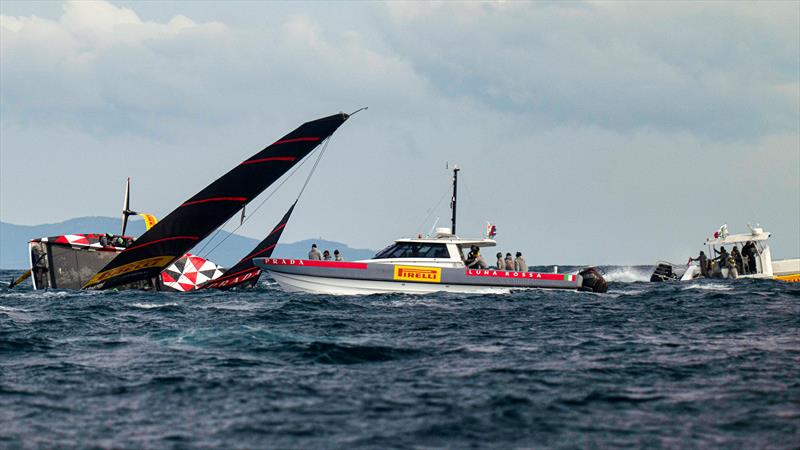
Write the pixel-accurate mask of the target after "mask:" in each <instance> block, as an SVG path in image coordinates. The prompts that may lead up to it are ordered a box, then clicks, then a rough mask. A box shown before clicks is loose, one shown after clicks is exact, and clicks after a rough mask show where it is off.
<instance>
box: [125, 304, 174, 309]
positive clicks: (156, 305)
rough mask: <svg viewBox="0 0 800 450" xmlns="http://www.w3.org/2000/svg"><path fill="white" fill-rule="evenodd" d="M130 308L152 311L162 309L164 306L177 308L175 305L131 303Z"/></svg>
mask: <svg viewBox="0 0 800 450" xmlns="http://www.w3.org/2000/svg"><path fill="white" fill-rule="evenodd" d="M131 306H133V307H134V308H142V309H153V308H162V307H164V306H178V304H177V303H132V304H131Z"/></svg>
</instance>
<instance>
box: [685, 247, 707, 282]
mask: <svg viewBox="0 0 800 450" xmlns="http://www.w3.org/2000/svg"><path fill="white" fill-rule="evenodd" d="M692 261H699V262H700V275H702V276H703V278H708V257H707V256H706V253H705V252H704V251H702V250H700V255H698V256H697V258H689V262H690V263H691V262H692Z"/></svg>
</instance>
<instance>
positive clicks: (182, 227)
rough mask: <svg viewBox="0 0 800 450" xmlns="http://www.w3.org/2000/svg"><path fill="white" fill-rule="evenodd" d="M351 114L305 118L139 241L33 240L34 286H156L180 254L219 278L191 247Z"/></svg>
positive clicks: (78, 237)
mask: <svg viewBox="0 0 800 450" xmlns="http://www.w3.org/2000/svg"><path fill="white" fill-rule="evenodd" d="M348 118H349V115H348V114H345V113H339V114H334V115H332V116H328V117H323V118H321V119H317V120H314V121H311V122H306V123H304V124H303V125H301V126H300V127H298V128H297V129H295V130H294V131H292V132H291V133H289V134H287V135H286V136H284V137H282V138H281V139H278V140H277V141H275V142H274V143H273V144H271V145H269V146H267V147H266V148H265V149H263V150H261V151H260V152H258V153H256V154H255V155H253V156H251V157H250V158H248V159H246V160H245V161H243V162H242V163H240V164H239V165H237V166H236V167H234V168H233V169H232V170H230V171H229V172H228V173H226V174H224V175H223V176H222V177H220V178H219V179H217V180H216V181H214V182H213V183H211V184H210V185H209V186H207V187H206V188H205V189H203V190H202V191H200V192H199V193H197V194H196V195H194V196H193V197H191V198H190V199H188V200H187V201H185V202H184V203H182V204H181V205H180V206H179V207H178V208H177V209H175V210H174V211H172V212H171V213H170V214H169V215H167V216H166V217H165V218H164V219H162V220H161V221H159V222H158V223H155V224H154V225H153V226H152V227H150V228H149V229H148V230H147V231H145V233H144V234H142V235H141V236H139V237H138V238H137V239H133V238H131V237H124V236H122V237H121V239H122V240H121V242H124V245H115V244H112V245H105V243H103V242H101V239H103V237H104V236H105V234H101V233H89V234H72V235H65V236H57V237H54V238H53V239H50V238H42V239H35V240H33V241H31V242H30V256H31V258H30V259H31V272H32V273H33V275H34V288H45V287H47V288H60V289H80V288H83V289H108V288H112V287H121V288H142V289H157V288H158V287H157V286H158V285H159V283H162V284H163V280H159V274H161V273H162V272H163V271H164V270H165V269H168V268H169V267H170V266H172V265H173V264H175V263H176V262H178V263H179V264H180V261H181V260H183V259H185V260H186V261H187V262H188V263H191V264H193V265H195V266H197V265H198V264H199V265H200V267H195V268H198V269H199V271H200V272H204V271H205V272H207V273H209V274H210V276H208V280H206V281H209V280H213V279H215V278H218V277H219V276H221V275H222V271H221V270H220V269H221V268H219V266H216V265H215V264H213V263H210V262H208V261H207V260H204V259H203V258H198V257H196V256H194V255H190V254H187V252H188V251H189V250H190V249H191V248H192V247H194V246H195V245H196V244H197V243H198V242H200V241H202V240H203V239H204V238H206V237H207V236H208V235H210V234H211V233H212V232H213V231H214V230H215V229H217V228H218V227H219V226H221V225H222V224H223V223H224V222H225V221H226V220H228V219H229V218H231V217H232V216H233V215H234V214H236V213H237V212H238V211H239V210H241V209H242V208H243V207H244V206H245V205H247V204H248V203H249V202H251V201H252V200H253V199H254V198H255V197H257V196H258V195H259V194H260V193H262V192H263V191H264V190H265V189H266V188H268V187H269V186H270V185H272V184H273V183H274V182H275V181H276V180H277V179H278V178H280V177H281V176H282V175H284V174H285V173H286V172H288V171H289V170H290V169H292V168H293V167H294V166H295V165H296V164H297V163H299V162H300V161H301V160H302V159H303V158H305V157H306V156H307V155H308V154H309V153H311V152H312V151H313V150H314V149H315V148H316V147H317V146H319V145H320V144H321V143H323V142H325V141H326V140H327V139H328V138H329V137H330V136H331V135H332V134H333V133H334V132H335V131H336V130H337V129H338V128H339V126H341V125H342V124H343V123H344V122H345V121H346V120H347V119H348ZM123 211H124V212H123V217H124V218H127V215H130V214H129V213H132V211H130V208H129V207H128V205H127V204H126V205H125V207H124V208H123ZM124 222H127V221H126V220H124ZM122 234H123V235H124V234H125V233H124V232H123V233H122ZM206 262H208V263H210V264H206ZM184 267H185V266H184ZM205 269H208V270H205ZM178 271H181V269H180V268H179V269H178ZM204 276H205V275H204Z"/></svg>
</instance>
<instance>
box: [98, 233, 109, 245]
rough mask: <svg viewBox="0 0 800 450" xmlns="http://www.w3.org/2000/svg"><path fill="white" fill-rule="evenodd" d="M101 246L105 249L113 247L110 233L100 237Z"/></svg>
mask: <svg viewBox="0 0 800 450" xmlns="http://www.w3.org/2000/svg"><path fill="white" fill-rule="evenodd" d="M100 245H101V246H103V247H108V246H110V245H111V235H110V234H108V233H104V234H102V235H101V236H100Z"/></svg>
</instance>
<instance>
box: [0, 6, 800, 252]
mask: <svg viewBox="0 0 800 450" xmlns="http://www.w3.org/2000/svg"><path fill="white" fill-rule="evenodd" d="M314 6H315V7H313V8H309V7H308V5H307V4H295V3H292V4H274V3H253V2H242V3H236V4H235V5H234V7H232V8H233V9H234V10H235V12H231V10H228V9H226V10H225V11H221V10H220V9H219V8H214V7H211V6H209V5H208V4H205V3H203V2H197V3H191V2H190V3H186V2H182V3H174V4H172V3H169V4H168V3H158V4H155V3H143V4H140V3H131V4H129V5H128V6H122V5H121V4H114V3H104V2H67V3H65V4H64V7H63V9H62V10H61V11H59V13H58V14H55V15H50V16H48V15H44V14H42V15H40V16H33V15H30V14H27V13H22V14H20V13H18V12H17V13H14V14H7V13H6V9H5V8H6V7H4V12H3V15H2V16H0V33H1V34H0V56H1V57H2V63H1V64H0V83H1V84H2V86H0V87H2V89H0V150H1V151H0V171H1V172H2V177H0V215H1V216H2V219H3V220H6V221H16V222H19V223H37V222H43V221H55V220H61V219H65V218H69V217H73V216H76V215H83V214H105V215H117V213H118V211H117V208H118V203H119V196H120V195H121V194H120V192H117V190H115V189H114V187H115V186H120V185H121V182H122V181H123V180H124V177H126V176H132V177H133V179H134V203H135V204H136V205H137V206H136V207H137V208H141V209H143V210H147V211H150V212H153V213H156V214H157V215H159V216H163V215H164V214H166V213H168V212H169V211H170V210H171V209H172V208H173V207H174V206H175V205H177V204H180V202H181V201H183V200H185V199H186V198H188V197H189V196H191V195H192V194H194V193H195V192H197V191H198V190H200V189H201V188H202V187H204V186H205V185H206V184H207V183H208V182H209V180H212V179H215V178H216V177H218V176H219V175H221V173H223V172H224V170H227V169H228V168H230V167H232V166H233V165H234V164H235V163H236V162H238V161H240V160H241V159H243V158H245V157H247V156H249V155H250V154H252V153H254V152H255V151H257V150H258V149H260V148H262V147H263V146H264V145H266V144H267V143H269V142H270V141H271V140H274V139H275V138H278V137H280V136H281V135H282V134H283V133H285V132H287V131H289V130H291V129H293V128H294V127H296V126H297V125H298V124H299V123H301V122H303V121H306V120H310V119H313V118H316V117H321V116H324V115H328V114H332V113H335V112H337V111H339V110H345V111H352V110H355V109H357V108H358V107H361V106H369V107H370V109H369V111H368V112H365V113H362V114H359V115H357V116H355V117H354V118H353V119H352V120H351V121H349V122H348V123H346V124H345V125H344V126H343V127H342V129H341V130H340V131H339V132H337V133H336V135H335V136H334V139H333V142H332V143H331V146H330V149H329V150H328V153H327V154H326V156H325V159H323V161H322V163H321V165H320V167H319V170H318V171H317V174H316V175H315V177H314V178H313V179H312V182H311V184H310V185H309V189H308V190H307V191H306V193H305V194H304V197H303V201H302V202H301V205H302V207H299V208H298V209H297V210H296V212H295V214H294V215H295V217H294V219H293V222H292V226H291V227H289V228H288V229H287V231H286V234H285V237H286V239H288V240H292V239H301V238H307V237H310V236H320V235H322V236H324V237H327V238H331V239H338V240H341V241H345V242H349V243H351V244H352V245H361V246H370V247H373V248H377V247H381V246H383V245H385V243H386V241H387V240H389V239H392V238H394V237H396V236H399V235H410V234H413V233H415V232H417V231H423V232H424V231H427V230H428V228H429V227H430V225H431V223H430V222H432V220H433V218H435V217H437V216H439V217H441V218H442V221H445V219H446V218H447V217H448V215H449V212H448V211H447V202H443V203H442V204H440V205H439V207H438V208H435V207H434V206H435V205H436V203H437V200H438V199H439V198H440V197H441V196H442V194H443V193H446V192H447V189H448V187H447V185H448V174H447V173H446V172H445V171H444V170H443V169H442V168H443V167H444V163H445V162H446V161H449V162H451V163H452V162H457V163H459V164H460V165H462V166H463V167H464V171H463V172H462V177H463V180H464V194H463V195H462V201H463V205H464V206H463V207H462V208H460V211H462V214H461V218H460V219H459V222H460V223H461V224H463V225H462V226H461V227H460V228H461V230H462V231H464V232H467V231H469V230H471V231H474V233H471V234H479V233H481V232H482V230H483V227H484V225H485V221H487V220H491V221H493V222H496V223H497V224H498V225H499V227H500V231H501V235H500V237H501V240H502V241H503V242H507V244H506V245H510V246H512V247H516V248H518V249H520V250H523V251H525V252H526V253H527V254H530V255H531V256H532V257H531V259H530V262H531V263H537V262H542V263H547V262H559V263H564V262H580V261H585V262H589V261H592V262H597V263H599V262H649V261H651V260H652V259H654V258H656V259H657V258H671V257H673V256H672V255H680V257H681V258H683V257H684V253H686V252H689V251H691V252H694V251H695V250H696V249H695V248H694V247H695V245H694V244H696V243H697V242H696V241H694V240H692V241H691V242H690V243H689V244H687V240H688V239H691V238H695V239H697V238H700V239H702V236H698V233H702V232H704V230H706V229H713V228H715V227H718V226H719V225H720V224H721V223H724V222H727V223H729V224H737V223H740V224H741V226H744V225H743V224H744V223H745V222H747V221H761V222H762V224H763V225H765V226H766V227H768V229H770V230H773V231H774V232H775V236H776V237H777V239H783V241H782V242H783V244H782V245H785V246H787V247H788V248H794V247H798V245H800V241H798V237H797V235H798V233H797V232H796V231H797V229H798V228H800V223H798V222H799V221H800V219H799V218H798V216H800V206H797V205H798V201H797V200H798V199H799V198H800V173H798V172H799V171H800V169H798V170H795V169H794V168H797V167H800V151H798V147H799V146H800V138H799V136H800V130H798V121H800V111H799V110H798V108H800V103H799V99H800V81H799V80H800V74H798V56H797V55H798V53H800V51H798V40H800V38H798V31H797V30H798V28H800V26H798V25H800V23H798V22H800V19H799V18H798V17H797V14H796V11H793V10H792V8H791V7H787V6H786V4H784V3H763V4H759V5H758V7H757V8H756V7H745V6H742V4H739V3H735V4H717V3H701V4H697V3H685V4H680V5H679V6H672V4H671V3H653V2H648V4H647V5H642V6H640V5H638V4H635V3H608V2H600V3H594V2H586V3H583V2H570V3H544V2H536V3H523V2H491V3H478V2H469V3H459V4H453V3H450V2H439V3H414V2H390V3H387V4H373V3H367V4H359V3H351V4H347V5H346V6H344V7H342V8H328V7H325V6H317V5H316V4H314ZM789 6H791V5H789ZM18 9H19V8H18ZM23 9H24V8H23ZM223 12H224V17H226V20H225V21H224V23H223V21H222V20H221V19H217V16H220V15H222V13H223ZM200 18H203V19H200ZM31 155H35V160H36V162H37V163H36V164H35V171H36V176H35V177H34V178H35V180H36V181H35V182H32V181H31V174H30V173H26V172H25V171H20V170H18V168H20V167H29V166H30V165H31V164H32V159H31ZM40 162H41V163H40ZM100 168H111V169H112V170H105V169H103V170H101V169H100ZM87 171H88V172H89V173H91V176H86V175H85V173H86V172H87ZM78 173H80V174H81V175H80V176H79V175H76V174H78ZM304 175H305V173H301V174H299V175H298V177H296V178H297V179H296V180H290V182H289V183H287V185H286V187H285V188H284V189H283V191H282V192H281V193H279V194H278V195H276V196H275V197H274V198H273V199H271V200H270V203H271V204H272V202H274V204H273V206H271V207H265V210H264V211H262V212H261V213H260V214H259V215H257V216H254V219H253V221H252V222H249V224H248V225H246V226H245V227H244V228H242V230H241V231H243V232H244V233H245V234H248V235H250V236H253V237H260V235H261V234H262V233H263V232H264V231H265V230H268V229H270V228H271V227H272V226H273V225H274V223H273V221H274V220H277V218H278V217H279V216H280V215H281V214H282V213H283V208H282V205H284V204H288V203H291V201H293V196H294V195H296V193H297V192H298V190H299V185H300V184H302V182H303V181H304ZM62 195H63V196H64V197H63V198H62ZM54 197H55V198H57V200H58V201H47V202H46V205H47V206H46V207H43V208H30V205H32V204H41V202H42V199H43V198H44V199H51V198H54ZM75 199H80V201H76V200H75ZM87 199H88V200H87ZM429 212H430V214H428V213H429ZM426 215H430V220H428V221H427V222H425V221H423V219H424V218H425V216H426ZM718 222H719V223H718ZM732 226H733V225H732ZM542 236H546V238H544V239H542ZM655 242H658V243H659V244H658V246H659V248H658V249H654V248H652V244H654V243H655ZM780 244H781V242H780V241H779V242H777V244H776V245H780ZM655 250H659V251H658V252H656V251H655ZM662 250H663V253H661V251H662ZM656 253H658V254H656ZM675 259H678V258H675Z"/></svg>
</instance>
